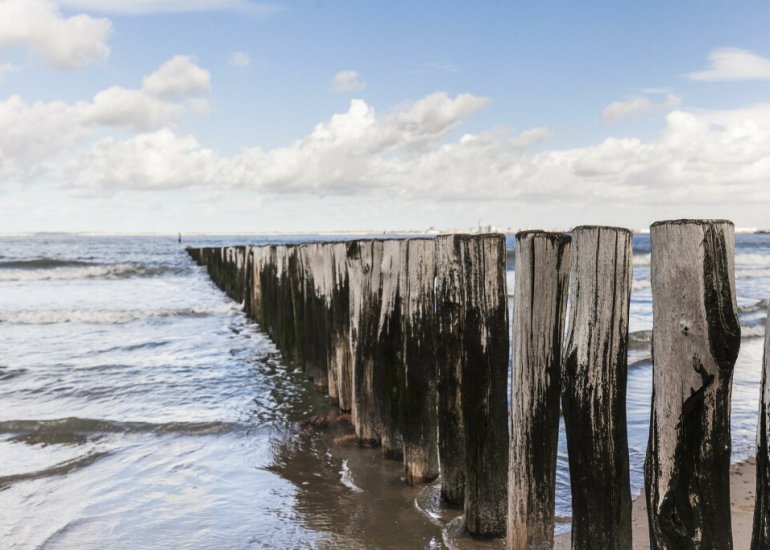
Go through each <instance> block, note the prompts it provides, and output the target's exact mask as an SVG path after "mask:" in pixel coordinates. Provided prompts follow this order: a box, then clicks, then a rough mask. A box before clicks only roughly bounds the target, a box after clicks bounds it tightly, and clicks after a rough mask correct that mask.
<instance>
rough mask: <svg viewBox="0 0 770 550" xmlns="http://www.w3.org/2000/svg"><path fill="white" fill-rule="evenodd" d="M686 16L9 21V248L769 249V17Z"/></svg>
mask: <svg viewBox="0 0 770 550" xmlns="http://www.w3.org/2000/svg"><path fill="white" fill-rule="evenodd" d="M442 5H443V4H442ZM688 5H689V3H683V4H682V5H681V6H665V5H663V4H658V3H655V4H650V5H645V6H633V7H630V6H629V7H628V8H627V9H626V10H621V9H620V8H619V7H615V6H613V5H603V6H602V7H601V8H597V11H596V12H593V13H589V12H588V11H586V10H584V9H581V8H580V7H578V6H574V5H569V4H566V3H562V2H559V3H556V4H553V5H549V6H539V5H535V4H534V3H525V2H520V3H512V4H511V5H510V6H499V5H488V6H477V7H476V8H475V9H474V7H473V6H466V5H462V4H450V5H447V6H446V7H445V8H443V9H441V8H440V5H439V4H437V3H427V4H425V5H422V6H419V7H415V6H410V5H409V4H408V3H398V2H396V3H393V4H392V5H388V7H387V8H385V7H377V6H376V5H374V4H371V5H367V6H353V5H345V6H344V7H343V6H342V5H340V4H334V3H327V4H316V5H313V6H310V5H304V4H300V3H281V2H276V3H266V2H251V1H248V0H195V1H192V2H183V1H180V0H159V1H154V2H147V1H143V0H142V1H130V2H129V1H127V0H62V1H59V2H54V1H52V0H0V127H2V129H3V130H2V131H0V219H2V223H1V224H0V233H7V232H25V231H90V232H106V233H110V232H115V233H121V232H132V233H153V232H171V233H175V232H177V231H181V232H183V233H184V232H188V233H189V232H213V233H228V232H229V233H235V232H249V233H259V232H298V233H299V232H308V231H329V230H368V231H374V230H399V229H402V230H420V229H428V228H430V227H433V228H437V229H448V228H464V227H472V226H476V225H477V224H478V223H479V222H480V221H481V222H483V223H484V224H490V225H493V226H496V227H499V228H520V227H544V228H556V227H558V228H568V227H570V226H573V225H580V224H611V225H621V226H626V227H631V228H635V229H639V228H644V227H645V226H647V225H649V224H650V223H651V222H653V221H655V220H658V219H666V218H684V217H706V218H728V219H731V220H733V221H734V222H735V224H736V226H739V227H757V228H768V227H770V222H768V221H766V217H765V212H764V208H763V206H764V203H766V201H768V199H770V185H768V183H770V98H768V93H767V92H768V87H769V86H768V85H769V84H770V49H768V48H767V46H766V45H765V44H764V38H763V36H764V34H763V33H764V31H763V26H762V24H761V22H762V21H764V19H763V18H762V17H761V16H758V12H761V13H762V14H765V15H766V14H768V12H770V7H768V6H764V5H761V4H758V3H751V2H749V3H747V4H746V5H742V6H741V7H736V6H733V5H728V4H727V3H725V4H716V5H714V6H712V7H713V9H711V10H709V13H705V12H703V10H699V11H697V12H694V11H692V10H688V9H687V8H688ZM597 13H600V15H601V17H600V18H597V17H596V15H597ZM394 22H398V23H397V24H396V23H394ZM685 22H686V23H687V26H683V24H684V23H685ZM447 37H451V38H447Z"/></svg>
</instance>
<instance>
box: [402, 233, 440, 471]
mask: <svg viewBox="0 0 770 550" xmlns="http://www.w3.org/2000/svg"><path fill="white" fill-rule="evenodd" d="M435 252H436V246H435V242H434V241H433V239H409V240H407V241H406V256H405V262H404V264H403V265H402V273H403V279H402V280H403V283H404V284H403V287H402V288H403V300H402V305H403V310H402V317H401V320H402V327H401V330H402V332H403V342H402V344H403V351H402V365H403V372H404V375H403V379H402V382H403V384H402V386H401V399H400V401H401V407H400V411H399V418H400V422H399V425H400V427H401V436H402V438H403V446H404V479H405V480H406V482H407V483H410V484H414V483H425V482H428V481H432V480H434V479H436V478H437V477H438V474H439V466H438V447H437V444H438V441H437V440H438V429H437V424H436V318H435V312H434V308H433V282H434V277H435V266H436V259H435Z"/></svg>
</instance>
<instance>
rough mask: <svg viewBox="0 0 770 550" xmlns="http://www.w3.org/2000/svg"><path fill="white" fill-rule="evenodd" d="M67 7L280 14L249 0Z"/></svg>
mask: <svg viewBox="0 0 770 550" xmlns="http://www.w3.org/2000/svg"><path fill="white" fill-rule="evenodd" d="M59 3H60V4H61V5H63V6H66V7H68V8H76V9H83V10H88V11H92V12H93V11H96V12H102V13H115V14H121V15H149V14H153V13H184V12H210V11H237V12H242V13H248V14H252V15H268V14H271V13H274V12H277V11H280V9H281V8H280V6H278V5H277V4H272V3H266V2H252V1H250V0H59Z"/></svg>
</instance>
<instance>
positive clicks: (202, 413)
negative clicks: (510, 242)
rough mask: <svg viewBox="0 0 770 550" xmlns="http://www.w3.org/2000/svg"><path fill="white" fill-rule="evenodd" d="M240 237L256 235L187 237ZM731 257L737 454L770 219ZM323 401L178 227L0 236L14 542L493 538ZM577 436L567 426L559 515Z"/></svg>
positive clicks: (757, 355)
mask: <svg viewBox="0 0 770 550" xmlns="http://www.w3.org/2000/svg"><path fill="white" fill-rule="evenodd" d="M238 242H258V239H254V238H249V239H244V238H237V237H234V238H221V239H213V238H209V239H197V240H190V241H188V242H186V243H184V244H190V245H193V246H195V245H216V244H221V243H227V244H234V243H238ZM645 247H646V248H645ZM648 254H649V245H648V242H647V241H646V240H645V237H635V273H634V276H635V284H634V289H635V290H634V296H633V303H632V310H631V311H632V324H631V331H632V332H633V333H634V334H633V338H632V340H633V341H634V342H635V343H634V344H633V346H632V349H631V353H630V356H631V357H630V361H631V362H632V363H634V366H632V367H631V368H630V369H629V385H628V401H629V407H628V410H629V439H630V441H629V443H630V450H631V451H630V452H631V464H632V472H633V473H632V481H633V484H634V489H635V490H636V491H638V490H639V489H640V487H641V485H640V484H641V480H642V478H641V466H642V461H643V457H644V451H645V446H646V440H647V423H648V420H649V398H650V380H651V369H650V365H649V337H648V334H647V332H646V331H649V330H650V328H651V297H650V290H649V265H648V264H649V257H648V256H647V255H648ZM736 264H737V267H738V278H737V284H738V296H739V305H740V306H741V310H742V313H741V323H742V325H743V331H744V335H747V336H748V337H746V338H744V339H743V342H742V349H741V354H740V357H739V360H738V365H737V367H736V373H735V386H734V393H733V442H734V443H733V447H734V457H735V459H736V460H738V459H741V458H744V457H746V456H748V455H749V454H750V453H751V452H752V449H753V438H754V429H755V427H754V424H755V420H756V409H757V397H758V380H759V369H760V364H761V358H762V341H761V338H759V337H758V336H759V335H761V333H762V330H763V328H764V321H763V319H764V316H765V315H766V313H767V309H766V304H764V303H762V302H761V300H763V299H764V298H767V297H770V238H767V236H751V237H743V236H739V241H738V256H737V261H736ZM513 276H514V275H513V273H512V272H511V273H510V277H509V279H511V280H512V278H513ZM511 288H512V286H511ZM327 410H328V405H327V404H326V401H325V398H324V397H323V396H320V395H318V394H316V393H315V392H314V391H313V390H312V387H311V385H310V384H308V383H307V382H306V381H305V377H304V375H303V374H302V372H300V370H298V369H296V368H294V367H292V366H291V365H285V364H284V363H283V361H282V359H281V357H280V355H279V354H278V353H277V352H276V350H275V348H274V347H273V345H272V343H271V342H270V341H269V340H268V339H267V338H266V337H265V336H264V335H262V334H261V333H260V332H259V329H258V327H256V326H255V325H253V324H252V323H250V322H249V321H248V320H246V319H245V318H244V316H243V314H242V313H240V310H239V307H238V306H237V304H233V303H232V302H230V301H229V300H228V299H227V298H226V297H224V295H223V294H222V293H221V292H220V291H219V290H217V289H216V288H215V287H213V285H212V284H211V283H210V282H209V281H208V279H207V277H206V276H205V274H204V273H203V272H202V271H201V270H200V269H199V268H197V267H195V266H193V265H192V263H191V262H190V260H189V259H188V258H187V255H186V254H185V253H184V250H183V248H182V245H179V244H178V243H176V241H175V239H168V238H127V237H120V238H117V237H115V238H93V237H92V238H86V237H75V236H55V235H48V236H45V235H44V236H35V237H23V238H2V239H0V510H3V514H2V516H0V546H2V547H3V548H25V549H26V548H36V547H40V548H104V547H110V548H132V549H134V548H165V547H172V546H173V547H178V548H304V547H308V548H310V547H321V548H362V547H366V548H415V547H420V548H445V547H448V546H454V545H457V546H460V547H488V546H490V545H489V544H482V543H472V542H470V541H468V540H467V539H465V538H464V537H463V536H462V532H461V531H462V530H461V528H459V523H458V521H457V520H456V519H455V518H456V517H457V514H458V513H459V512H457V511H450V510H444V509H442V508H441V506H440V505H439V503H438V498H437V491H436V489H435V486H431V487H424V488H412V487H408V486H405V485H404V484H403V483H402V482H401V480H400V475H401V468H400V466H399V464H397V463H395V462H391V461H386V460H383V459H382V458H381V457H380V453H379V450H377V449H359V448H356V447H353V446H350V445H349V444H346V443H344V442H339V441H337V439H338V438H340V437H342V436H344V435H345V434H347V433H349V427H348V425H347V424H346V423H344V422H341V423H338V422H334V423H332V425H331V426H330V427H329V428H328V429H325V430H315V429H304V428H303V426H302V422H303V421H305V420H307V419H308V418H310V417H311V416H313V415H316V414H319V413H325V412H326V411H327ZM565 452H566V445H565V441H564V438H563V433H562V437H561V452H560V455H559V477H558V481H559V486H558V495H557V502H558V505H557V506H558V509H557V514H558V515H559V516H560V518H561V520H562V523H560V529H564V528H565V527H567V526H568V515H569V478H568V472H567V462H566V454H565ZM491 546H492V547H495V545H494V544H492V545H491Z"/></svg>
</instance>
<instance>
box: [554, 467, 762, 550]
mask: <svg viewBox="0 0 770 550" xmlns="http://www.w3.org/2000/svg"><path fill="white" fill-rule="evenodd" d="M756 470H757V468H756V459H754V458H750V459H748V460H745V461H744V462H740V463H738V464H734V465H733V466H731V467H730V502H731V510H732V526H733V547H734V548H736V549H738V550H740V549H743V548H749V547H750V546H751V528H752V523H753V521H754V491H756ZM643 497H644V493H642V494H640V495H639V496H637V497H636V498H635V499H634V503H633V508H632V512H631V517H632V519H631V521H632V525H633V540H634V549H635V550H645V549H648V548H650V537H649V527H648V523H647V504H646V502H645V499H644V498H643ZM570 544H571V536H570V533H564V534H563V535H557V536H556V537H554V548H555V549H565V550H566V549H569V548H570Z"/></svg>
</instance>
